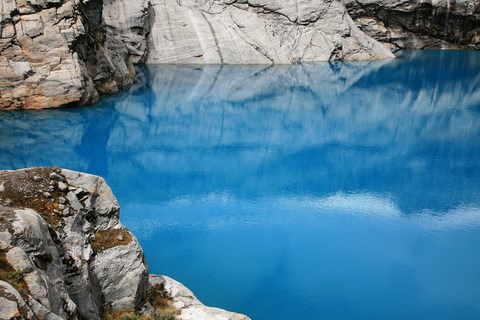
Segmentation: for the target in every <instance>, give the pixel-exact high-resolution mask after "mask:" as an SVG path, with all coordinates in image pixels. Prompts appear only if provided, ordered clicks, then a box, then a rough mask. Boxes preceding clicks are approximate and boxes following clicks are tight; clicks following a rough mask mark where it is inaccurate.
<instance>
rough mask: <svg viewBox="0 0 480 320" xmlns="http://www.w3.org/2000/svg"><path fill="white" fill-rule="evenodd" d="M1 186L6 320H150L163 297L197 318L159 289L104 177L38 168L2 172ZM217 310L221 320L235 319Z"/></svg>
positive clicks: (0, 269) (1, 310) (1, 291)
mask: <svg viewBox="0 0 480 320" xmlns="http://www.w3.org/2000/svg"><path fill="white" fill-rule="evenodd" d="M0 185H1V186H2V188H1V189H0V319H11V318H15V319H40V320H42V319H49V320H52V319H53V320H55V319H89V320H90V319H92V320H95V319H96V320H100V319H102V318H104V317H106V316H108V315H112V314H114V315H115V314H116V315H118V314H122V313H125V312H128V313H133V314H136V313H140V312H143V314H144V316H143V318H144V319H151V318H152V317H151V316H150V314H157V313H158V312H161V311H162V310H163V309H162V310H160V309H159V308H158V306H156V304H155V301H158V296H159V295H161V297H162V299H164V300H165V301H166V302H165V304H167V305H168V307H169V310H175V314H176V319H191V318H189V317H187V316H184V309H188V306H186V307H185V306H182V307H178V309H177V307H176V300H175V299H176V296H173V295H172V292H173V291H171V290H170V289H169V290H167V289H166V287H165V286H164V287H162V289H161V290H158V289H159V287H158V286H155V284H158V280H152V279H158V278H156V277H154V276H149V272H148V266H147V264H146V261H145V258H144V254H143V251H142V249H141V247H140V245H139V243H138V241H137V239H136V238H135V237H134V236H133V235H132V234H131V233H130V231H128V229H126V228H125V227H124V226H122V224H121V223H120V219H119V209H120V208H119V205H118V202H117V200H116V199H115V196H114V195H113V193H112V191H111V189H110V188H109V187H108V185H107V184H106V183H105V180H104V179H103V178H101V177H98V176H93V175H89V174H85V173H80V172H75V171H71V170H62V169H58V168H32V169H25V170H17V171H0ZM178 286H179V287H181V285H180V284H178ZM170 287H171V286H170ZM170 287H169V288H170ZM191 307H192V308H193V307H194V308H196V309H198V308H200V309H202V308H204V309H205V310H206V311H205V312H210V311H208V310H213V309H211V308H208V307H205V306H203V305H202V304H201V303H200V302H196V303H195V304H192V305H191ZM177 310H178V312H177ZM202 310H203V309H202ZM214 310H215V314H219V315H220V316H221V317H220V318H219V319H230V318H229V315H230V314H233V313H229V312H227V311H224V310H221V309H214ZM231 319H248V318H247V317H245V316H243V318H237V317H235V318H231Z"/></svg>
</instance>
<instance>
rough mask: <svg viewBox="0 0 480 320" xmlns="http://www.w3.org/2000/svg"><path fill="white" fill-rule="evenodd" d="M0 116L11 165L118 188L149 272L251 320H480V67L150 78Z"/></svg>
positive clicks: (405, 65) (424, 58)
mask: <svg viewBox="0 0 480 320" xmlns="http://www.w3.org/2000/svg"><path fill="white" fill-rule="evenodd" d="M139 71H140V72H139V75H138V77H137V81H136V84H135V86H134V87H132V88H131V89H129V90H127V91H125V92H124V93H121V94H118V95H116V96H112V97H107V98H104V99H103V100H102V101H101V103H99V104H98V105H96V106H94V107H85V108H74V109H64V110H47V111H41V112H1V113H0V137H1V140H0V169H16V168H22V167H30V166H52V165H55V166H59V167H66V168H71V169H75V170H80V171H85V172H89V173H94V174H99V175H102V176H104V177H105V179H106V180H107V182H108V183H109V185H110V186H111V187H112V189H113V191H114V193H115V194H116V196H117V198H118V200H119V202H120V205H121V207H122V212H121V214H122V216H121V219H122V222H123V223H124V224H125V225H126V226H127V227H129V228H130V229H131V230H132V231H133V232H134V234H135V235H136V236H137V237H138V239H139V240H140V243H141V244H142V246H143V248H144V250H145V253H146V257H147V260H148V262H149V266H150V269H151V272H153V273H160V274H166V275H169V276H171V277H173V278H175V279H177V280H179V281H181V282H183V283H184V284H186V285H187V286H188V287H189V288H191V289H192V290H193V291H194V293H195V294H196V295H197V297H198V298H199V299H200V300H202V302H204V303H205V304H208V305H213V306H218V307H222V308H226V309H230V310H234V311H238V312H241V313H245V314H247V315H249V316H250V317H251V318H252V319H255V320H272V319H275V320H286V319H480V72H479V71H480V53H479V52H465V51H422V52H420V51H411V52H405V53H403V54H401V55H400V57H399V58H398V59H396V60H393V61H378V62H357V63H333V64H329V63H321V64H315V65H296V66H275V67H265V66H150V67H145V68H141V69H140V70H139Z"/></svg>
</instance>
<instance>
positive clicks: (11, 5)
mask: <svg viewBox="0 0 480 320" xmlns="http://www.w3.org/2000/svg"><path fill="white" fill-rule="evenodd" d="M479 12H480V4H479V3H477V2H475V1H472V0H434V1H430V0H422V1H409V0H406V1H403V0H402V1H400V0H325V1H315V0H132V1H126V0H36V1H33V0H3V1H2V2H0V109H17V108H21V109H39V108H54V107H59V106H64V105H69V104H88V103H92V102H95V101H97V100H98V98H99V95H100V94H103V93H115V92H117V91H118V90H119V88H121V87H123V86H128V85H130V84H132V82H133V79H134V75H135V68H134V64H136V63H144V62H147V63H178V64H268V65H270V64H295V63H301V62H315V61H328V60H373V59H387V58H393V55H392V53H391V52H390V51H395V50H398V49H402V48H451V47H461V48H473V49H479V48H480V22H479V18H480V13H479ZM352 18H353V19H352Z"/></svg>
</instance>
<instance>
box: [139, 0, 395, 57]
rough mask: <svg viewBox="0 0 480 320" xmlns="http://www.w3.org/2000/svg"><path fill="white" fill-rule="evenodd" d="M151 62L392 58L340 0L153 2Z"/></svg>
mask: <svg viewBox="0 0 480 320" xmlns="http://www.w3.org/2000/svg"><path fill="white" fill-rule="evenodd" d="M152 6H153V9H154V14H155V16H154V19H153V21H152V30H151V33H150V36H149V49H150V54H149V57H148V60H147V62H149V63H187V64H190V63H192V64H195V63H215V64H223V63H226V64H242V63H243V64H274V63H281V64H290V63H300V62H314V61H328V60H371V59H386V58H392V57H393V55H392V54H391V53H390V52H389V51H388V50H387V49H386V48H385V47H384V46H382V45H381V44H379V43H378V42H377V41H374V40H373V39H371V38H370V37H368V36H366V35H365V34H364V33H363V32H361V31H360V30H359V29H358V28H357V27H356V26H355V24H354V23H353V21H352V20H351V18H350V17H349V16H348V14H347V12H346V10H345V7H344V6H343V5H342V4H341V3H340V2H339V1H337V0H328V1H313V0H287V1H280V0H248V1H247V0H202V1H193V0H181V1H174V0H152Z"/></svg>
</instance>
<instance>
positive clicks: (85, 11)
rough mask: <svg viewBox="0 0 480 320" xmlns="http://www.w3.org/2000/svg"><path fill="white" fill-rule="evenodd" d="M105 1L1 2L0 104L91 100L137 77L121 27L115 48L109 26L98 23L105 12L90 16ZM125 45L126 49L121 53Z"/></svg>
mask: <svg viewBox="0 0 480 320" xmlns="http://www.w3.org/2000/svg"><path fill="white" fill-rule="evenodd" d="M102 2H103V1H77V0H55V1H52V0H49V1H31V0H28V1H27V0H17V1H13V0H8V1H7V0H3V1H2V2H1V3H0V13H1V19H0V22H1V24H0V109H17V108H24V109H40V108H54V107H59V106H63V105H67V104H70V103H80V104H84V103H90V102H93V101H96V100H97V99H98V97H99V92H105V91H108V92H115V91H118V85H128V84H130V83H132V81H133V75H134V73H135V69H134V68H133V65H132V63H131V59H130V54H129V53H128V50H127V49H126V44H124V43H123V42H122V41H121V35H120V33H117V34H115V35H114V36H115V37H116V38H115V39H117V38H118V41H117V46H116V47H115V48H112V50H110V49H109V48H107V43H110V42H111V41H109V40H108V39H107V40H105V39H106V31H105V29H104V28H98V26H101V25H102V24H103V23H104V22H103V21H102V16H101V15H97V16H98V19H90V18H91V17H94V16H95V15H96V14H95V12H96V11H97V10H98V9H100V12H101V10H102ZM134 2H135V1H134ZM135 3H136V2H135ZM84 21H86V22H87V25H84V24H83V22H84ZM86 34H88V36H87V37H85V35H86ZM143 38H145V37H143ZM112 41H113V40H112ZM139 41H140V40H139ZM131 42H132V41H130V43H131ZM143 42H144V43H146V41H145V40H144V41H143ZM130 45H131V44H130ZM122 50H123V51H124V52H126V54H121V55H119V54H118V52H120V51H122ZM145 50H146V48H145ZM126 66H128V67H126ZM99 70H101V72H99ZM120 79H121V81H120ZM117 84H118V85H117Z"/></svg>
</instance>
